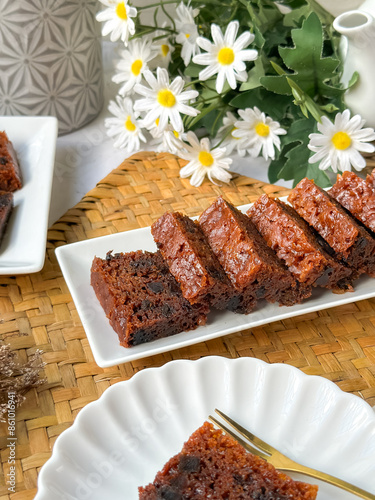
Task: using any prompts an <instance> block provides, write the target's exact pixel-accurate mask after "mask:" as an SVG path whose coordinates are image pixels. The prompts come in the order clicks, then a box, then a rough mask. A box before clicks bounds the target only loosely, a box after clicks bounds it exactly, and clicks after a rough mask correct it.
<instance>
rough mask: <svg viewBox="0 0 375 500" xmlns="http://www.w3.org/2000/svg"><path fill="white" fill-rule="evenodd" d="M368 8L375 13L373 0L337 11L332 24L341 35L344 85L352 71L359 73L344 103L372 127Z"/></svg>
mask: <svg viewBox="0 0 375 500" xmlns="http://www.w3.org/2000/svg"><path fill="white" fill-rule="evenodd" d="M366 4H367V5H366ZM362 7H363V8H362ZM370 12H372V13H373V15H374V16H375V2H374V1H372V0H371V1H367V2H365V4H362V5H361V8H360V9H358V10H351V11H348V12H344V13H342V14H340V15H339V16H338V17H336V19H335V20H334V22H333V27H334V28H335V30H337V31H338V32H339V33H341V35H343V39H342V43H341V47H340V48H341V53H342V57H343V61H344V71H343V75H342V79H341V80H342V83H343V84H344V85H345V86H346V85H347V84H348V82H349V80H350V78H351V77H352V75H353V73H354V72H355V71H357V72H358V74H359V79H358V81H357V82H356V84H355V85H354V86H353V87H351V88H350V89H349V90H348V91H347V92H346V93H345V96H344V99H345V103H346V104H347V106H348V108H349V109H350V110H351V111H352V113H353V114H360V115H361V116H362V118H364V119H365V120H366V125H367V126H370V127H375V92H374V85H375V19H374V17H373V15H371V13H370Z"/></svg>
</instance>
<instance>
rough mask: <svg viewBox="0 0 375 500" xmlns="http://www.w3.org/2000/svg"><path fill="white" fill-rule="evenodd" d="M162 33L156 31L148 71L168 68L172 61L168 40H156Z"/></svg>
mask: <svg viewBox="0 0 375 500" xmlns="http://www.w3.org/2000/svg"><path fill="white" fill-rule="evenodd" d="M162 34H163V33H162V32H161V31H160V32H158V31H156V32H155V34H154V37H153V38H155V37H156V38H157V40H153V42H152V50H153V52H154V56H153V59H152V60H151V61H150V64H149V66H150V69H156V68H158V67H159V68H168V66H169V63H170V62H171V59H172V53H173V52H174V47H173V45H172V44H171V43H170V42H169V40H168V38H158V37H159V36H160V35H162Z"/></svg>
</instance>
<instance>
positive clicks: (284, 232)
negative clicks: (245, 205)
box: [247, 194, 352, 296]
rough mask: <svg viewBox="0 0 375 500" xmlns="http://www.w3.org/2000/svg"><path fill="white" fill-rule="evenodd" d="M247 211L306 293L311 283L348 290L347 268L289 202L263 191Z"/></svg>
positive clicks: (349, 286) (348, 270)
mask: <svg viewBox="0 0 375 500" xmlns="http://www.w3.org/2000/svg"><path fill="white" fill-rule="evenodd" d="M247 214H248V215H249V217H250V218H251V220H252V221H253V222H254V224H255V226H256V227H257V229H258V231H259V232H260V234H261V235H262V236H263V238H264V239H265V240H266V242H267V244H268V245H269V246H270V247H271V248H272V250H274V252H275V253H276V255H277V256H278V257H279V259H281V260H282V261H283V262H284V263H285V265H286V266H287V268H288V269H289V271H290V272H291V273H292V274H293V276H294V277H295V278H296V279H297V280H298V281H299V282H300V283H301V285H302V284H303V285H305V286H306V293H308V291H309V290H310V294H309V295H311V287H312V286H322V287H325V288H329V289H333V290H336V291H346V290H348V289H349V290H352V287H351V285H350V282H349V281H348V278H349V277H350V276H351V274H352V271H351V269H350V268H349V267H348V266H346V265H344V264H342V263H340V262H339V261H338V260H336V259H334V258H333V257H331V256H330V255H329V253H328V252H327V251H326V250H325V249H324V248H323V246H322V245H320V244H319V241H318V239H317V238H319V236H318V235H317V234H316V233H315V232H314V231H313V229H312V228H311V226H309V225H308V224H307V222H306V221H304V220H303V219H302V217H300V216H299V215H298V213H297V212H296V211H295V210H294V209H293V208H292V207H291V206H289V205H287V204H286V203H283V202H282V201H280V200H278V199H272V198H270V197H269V196H267V195H266V194H264V195H262V196H261V197H260V198H258V200H257V201H256V202H255V203H254V204H253V206H252V207H251V208H250V209H249V210H248V212H247ZM307 296H308V295H307Z"/></svg>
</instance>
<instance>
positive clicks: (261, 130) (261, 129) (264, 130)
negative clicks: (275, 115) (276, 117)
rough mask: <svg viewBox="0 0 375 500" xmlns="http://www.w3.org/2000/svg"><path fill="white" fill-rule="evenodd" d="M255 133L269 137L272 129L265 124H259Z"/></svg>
mask: <svg viewBox="0 0 375 500" xmlns="http://www.w3.org/2000/svg"><path fill="white" fill-rule="evenodd" d="M255 132H256V133H257V134H258V135H260V136H261V137H267V135H268V134H269V133H270V128H269V126H268V125H266V124H265V123H263V122H259V123H257V124H256V125H255Z"/></svg>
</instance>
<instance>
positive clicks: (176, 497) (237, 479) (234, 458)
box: [139, 422, 318, 500]
mask: <svg viewBox="0 0 375 500" xmlns="http://www.w3.org/2000/svg"><path fill="white" fill-rule="evenodd" d="M317 491H318V488H317V486H314V485H311V484H308V483H303V482H300V481H294V480H293V479H291V478H290V477H288V476H287V475H286V474H283V473H282V472H278V471H277V470H276V469H275V468H274V467H273V466H272V465H271V464H269V463H267V462H266V461H265V460H263V459H261V458H259V457H257V456H255V455H252V454H251V453H248V452H247V451H245V449H244V448H243V447H242V446H241V445H240V444H238V443H237V442H236V441H235V440H234V439H233V438H232V437H230V436H227V435H226V434H224V433H223V432H222V431H221V430H218V429H215V428H214V427H213V425H212V424H210V423H208V422H205V423H204V424H203V425H202V427H200V428H199V429H198V430H196V431H195V432H194V433H193V434H192V435H191V436H190V438H189V439H188V441H187V442H186V443H185V444H184V446H183V449H182V451H181V452H180V453H179V454H177V455H175V456H174V457H172V458H171V459H170V460H169V462H167V463H166V464H165V466H164V467H163V469H162V470H161V471H160V472H158V473H157V474H156V477H155V480H154V482H153V483H152V484H149V485H147V486H145V487H140V488H139V499H140V500H162V499H168V500H190V499H196V500H201V499H202V500H203V499H208V498H209V499H212V500H224V499H225V500H238V499H244V500H245V499H258V500H314V499H315V498H316V495H317Z"/></svg>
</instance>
